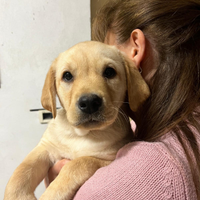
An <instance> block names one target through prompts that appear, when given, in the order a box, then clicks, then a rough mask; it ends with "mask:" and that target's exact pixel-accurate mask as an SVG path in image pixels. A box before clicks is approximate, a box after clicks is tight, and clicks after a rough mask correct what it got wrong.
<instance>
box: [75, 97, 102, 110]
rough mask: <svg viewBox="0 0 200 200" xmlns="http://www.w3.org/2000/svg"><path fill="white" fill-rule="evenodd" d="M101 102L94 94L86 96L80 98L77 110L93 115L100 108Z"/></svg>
mask: <svg viewBox="0 0 200 200" xmlns="http://www.w3.org/2000/svg"><path fill="white" fill-rule="evenodd" d="M102 103H103V100H102V98H101V97H99V96H97V95H96V94H88V95H84V96H82V97H80V99H79V101H78V108H79V109H80V110H81V111H82V112H83V113H86V114H94V113H95V112H97V111H99V110H100V108H101V107H102Z"/></svg>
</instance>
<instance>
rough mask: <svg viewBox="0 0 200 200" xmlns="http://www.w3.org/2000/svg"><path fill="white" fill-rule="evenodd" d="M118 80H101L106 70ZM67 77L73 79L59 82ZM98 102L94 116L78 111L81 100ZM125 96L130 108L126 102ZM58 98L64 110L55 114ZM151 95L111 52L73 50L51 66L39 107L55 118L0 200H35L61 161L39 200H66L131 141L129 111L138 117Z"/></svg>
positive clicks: (95, 47) (87, 47) (94, 46)
mask: <svg viewBox="0 0 200 200" xmlns="http://www.w3.org/2000/svg"><path fill="white" fill-rule="evenodd" d="M108 67H110V68H113V69H114V70H115V71H116V75H115V76H114V77H112V78H106V77H104V72H105V70H106V68H108ZM65 72H70V73H71V74H72V75H73V79H72V80H71V81H69V82H67V81H65V80H64V79H63V74H64V73H65ZM85 94H95V95H97V96H99V97H101V98H102V101H103V102H102V107H101V109H100V110H99V111H98V113H97V114H96V113H92V114H85V113H83V112H82V111H81V110H80V109H79V108H78V106H77V102H78V100H79V99H80V97H81V96H82V95H85ZM127 94H128V101H129V105H128V103H127V102H124V101H125V98H126V95H127ZM56 95H57V96H58V97H59V100H60V102H61V105H62V107H63V108H62V109H60V110H58V111H57V110H56ZM148 96H149V89H148V86H147V85H146V83H145V82H144V80H143V79H142V77H141V75H140V74H139V72H138V70H137V69H136V67H135V66H134V65H133V64H132V63H131V62H130V61H129V60H128V59H127V58H126V57H125V56H124V55H123V54H122V53H121V52H119V50H117V48H115V47H114V46H113V47H112V46H108V45H106V44H102V43H99V42H84V43H80V44H77V45H75V46H74V47H72V48H71V49H69V50H67V51H66V52H64V53H61V54H60V55H59V57H58V58H57V59H56V60H55V61H54V62H53V64H52V66H51V67H50V69H49V72H48V74H47V77H46V80H45V84H44V88H43V93H42V104H43V107H44V108H45V109H47V110H50V111H51V112H52V113H53V116H54V119H53V120H52V121H51V122H50V124H49V126H48V128H47V130H46V131H45V133H44V135H43V137H42V139H41V141H40V142H39V144H38V145H37V146H36V147H35V148H34V149H33V150H32V151H31V152H30V153H29V154H28V156H27V157H26V158H25V159H24V161H23V162H22V163H21V164H20V165H19V167H18V168H17V169H16V170H15V171H14V173H13V175H12V177H11V178H10V180H9V182H8V185H7V187H6V191H5V197H4V200H35V199H36V198H35V195H34V191H35V189H36V187H37V186H38V184H39V183H40V182H41V181H42V180H43V179H44V177H45V176H46V174H47V172H48V170H49V168H50V167H51V166H53V165H54V163H55V162H56V161H58V160H60V159H62V158H68V159H71V160H72V161H71V162H69V163H68V164H67V165H65V166H64V167H63V168H62V170H61V172H60V174H59V175H58V177H57V178H56V179H55V180H54V181H53V182H52V183H51V184H50V185H49V187H48V188H47V189H46V191H45V192H44V194H43V195H42V196H41V198H40V199H41V200H44V199H45V200H61V199H63V200H64V199H65V200H70V199H71V198H72V197H73V196H74V195H75V193H76V191H77V190H78V189H79V187H80V186H81V185H82V184H83V183H84V182H85V181H86V180H87V179H88V178H90V177H91V176H92V175H93V174H94V172H95V171H96V170H97V169H99V168H100V167H103V166H106V165H108V164H109V163H110V162H111V161H113V160H114V159H115V156H116V153H117V151H118V150H119V149H120V148H121V147H122V146H124V145H125V144H126V143H128V142H130V141H131V140H132V137H133V134H132V131H131V128H130V123H129V120H128V116H127V115H126V111H127V109H129V106H130V108H131V110H132V111H137V109H138V108H139V106H141V104H142V103H143V102H144V101H145V100H146V99H147V98H148Z"/></svg>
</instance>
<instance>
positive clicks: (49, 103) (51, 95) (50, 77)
mask: <svg viewBox="0 0 200 200" xmlns="http://www.w3.org/2000/svg"><path fill="white" fill-rule="evenodd" d="M55 64H56V60H55V61H54V62H53V64H52V65H51V67H50V69H49V71H48V73H47V76H46V79H45V83H44V86H43V90H42V98H41V103H42V106H43V108H45V109H46V110H49V111H50V112H51V113H52V114H53V117H54V118H55V117H56V86H55Z"/></svg>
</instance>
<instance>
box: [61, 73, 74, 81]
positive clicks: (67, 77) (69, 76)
mask: <svg viewBox="0 0 200 200" xmlns="http://www.w3.org/2000/svg"><path fill="white" fill-rule="evenodd" d="M63 80H64V81H66V82H70V81H72V80H73V75H72V74H71V73H70V72H65V73H64V74H63Z"/></svg>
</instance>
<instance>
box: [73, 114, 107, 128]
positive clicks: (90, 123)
mask: <svg viewBox="0 0 200 200" xmlns="http://www.w3.org/2000/svg"><path fill="white" fill-rule="evenodd" d="M104 123H106V120H105V118H104V117H103V116H101V115H97V116H94V115H84V116H82V117H81V118H80V120H79V121H78V122H77V123H76V124H75V126H77V127H79V126H84V127H90V128H91V127H98V126H100V125H102V124H104Z"/></svg>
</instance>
